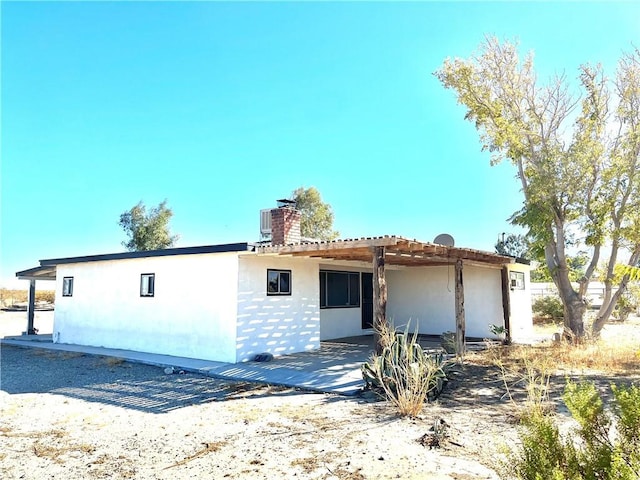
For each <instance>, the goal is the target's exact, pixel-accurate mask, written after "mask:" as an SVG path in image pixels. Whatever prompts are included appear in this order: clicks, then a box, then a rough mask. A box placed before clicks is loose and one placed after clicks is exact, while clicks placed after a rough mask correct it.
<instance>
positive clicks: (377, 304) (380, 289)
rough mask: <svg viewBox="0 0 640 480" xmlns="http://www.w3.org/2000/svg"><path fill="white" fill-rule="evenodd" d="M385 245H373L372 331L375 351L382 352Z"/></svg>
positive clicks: (385, 315) (385, 283)
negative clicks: (381, 331) (381, 330)
mask: <svg viewBox="0 0 640 480" xmlns="http://www.w3.org/2000/svg"><path fill="white" fill-rule="evenodd" d="M384 250H385V247H383V246H381V247H373V249H372V253H373V331H374V339H375V343H376V353H378V354H380V353H382V344H381V338H380V333H379V332H380V328H381V326H385V325H387V279H386V276H385V270H384V266H385V264H384V262H385V259H384V253H385V252H384Z"/></svg>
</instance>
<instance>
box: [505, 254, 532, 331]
mask: <svg viewBox="0 0 640 480" xmlns="http://www.w3.org/2000/svg"><path fill="white" fill-rule="evenodd" d="M509 271H512V272H524V290H510V292H509V302H510V307H511V318H510V323H511V340H513V341H514V342H528V341H531V339H532V338H533V320H532V318H533V314H532V312H531V280H530V272H531V268H530V267H529V265H522V264H520V263H512V264H510V265H509Z"/></svg>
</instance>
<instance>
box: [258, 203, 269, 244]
mask: <svg viewBox="0 0 640 480" xmlns="http://www.w3.org/2000/svg"><path fill="white" fill-rule="evenodd" d="M260 235H262V236H263V237H266V236H270V235H271V209H270V208H267V209H264V210H260Z"/></svg>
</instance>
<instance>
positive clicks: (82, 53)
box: [0, 1, 640, 286]
mask: <svg viewBox="0 0 640 480" xmlns="http://www.w3.org/2000/svg"><path fill="white" fill-rule="evenodd" d="M0 8H1V15H2V18H1V29H2V30H1V43H2V47H1V48H2V50H1V54H2V56H1V90H2V97H1V101H2V109H1V110H2V111H1V113H2V117H1V135H2V137H1V141H2V144H1V155H2V158H1V162H2V163H1V171H0V173H1V188H2V191H1V201H2V203H1V220H0V227H1V232H0V234H1V240H0V255H1V257H0V268H1V271H0V285H3V286H4V285H9V284H11V279H12V278H14V275H15V272H16V271H18V270H23V269H26V268H30V267H33V266H36V265H37V264H38V260H39V259H42V258H56V257H65V256H76V255H89V254H97V253H108V252H118V251H122V250H123V247H122V245H121V242H122V241H123V240H124V239H125V237H124V233H123V231H122V230H121V228H120V227H119V226H118V218H119V215H120V213H122V212H123V211H125V210H127V209H129V208H131V207H132V206H133V205H135V204H136V203H137V202H138V201H140V200H142V201H144V202H145V203H146V204H147V205H150V206H151V205H155V204H157V203H159V202H161V201H162V200H164V199H165V198H166V199H167V200H168V204H169V206H170V207H171V208H172V209H173V211H174V219H173V221H172V229H173V231H174V232H175V233H178V234H180V236H181V238H180V241H179V243H178V246H192V245H207V244H216V243H226V242H237V241H254V240H257V239H258V236H259V214H258V212H259V210H260V209H262V208H270V207H272V206H275V200H276V199H278V198H282V197H286V196H288V195H289V194H290V193H291V191H292V190H294V189H295V188H297V187H299V186H305V187H309V186H315V187H316V188H318V189H319V190H320V192H321V193H322V195H323V198H324V200H325V201H327V202H329V203H330V204H331V205H332V206H333V209H334V212H335V225H334V226H335V228H336V229H337V230H339V231H340V233H341V236H342V237H344V238H353V237H360V236H372V235H385V234H395V235H403V236H407V237H412V238H418V239H420V240H424V241H431V240H433V238H434V237H435V236H436V235H437V234H439V233H442V232H447V233H450V234H452V235H453V236H454V237H455V239H456V245H458V246H464V247H471V248H478V249H485V250H492V249H493V245H494V243H495V240H496V238H497V236H498V234H499V233H500V232H503V231H507V232H510V231H514V228H513V227H511V226H510V225H509V224H508V222H507V221H506V219H507V218H508V217H509V216H510V215H511V213H513V212H514V211H515V210H517V209H518V208H519V207H520V205H521V196H520V192H519V188H518V183H517V181H516V180H515V179H514V173H515V172H514V170H513V169H512V167H511V166H510V165H507V164H501V165H499V166H496V167H490V165H489V156H488V154H487V153H484V152H481V151H480V143H479V140H478V134H477V132H476V131H475V129H474V126H473V125H472V124H470V123H467V122H465V121H464V120H463V116H464V110H463V108H462V107H460V106H458V105H457V104H456V101H455V97H454V94H453V92H451V91H446V90H444V88H443V87H442V86H441V85H440V84H439V83H438V81H437V80H436V79H435V77H434V76H433V75H432V73H433V72H434V71H435V70H436V69H438V68H439V66H440V65H441V64H442V62H443V61H444V59H445V58H446V57H456V56H458V57H466V56H468V55H470V54H471V53H472V52H473V51H474V50H475V49H476V48H477V46H478V44H479V43H480V42H481V41H482V39H483V37H484V35H485V34H494V35H497V36H498V37H500V38H509V39H513V38H518V39H519V41H520V45H521V51H522V52H523V53H524V52H526V51H528V50H534V52H535V64H536V67H537V70H538V72H539V76H540V79H541V80H544V79H546V78H548V76H549V75H551V74H554V73H558V72H563V71H564V72H565V73H566V74H567V77H568V78H569V79H570V80H571V81H572V82H573V84H574V85H576V84H577V80H576V77H577V67H578V66H579V65H580V64H581V63H584V62H601V63H602V64H603V65H604V66H605V68H606V69H607V70H608V72H609V73H610V74H613V72H614V69H615V65H616V62H617V59H618V58H619V56H620V53H621V52H622V51H624V50H629V49H630V48H631V45H632V44H633V43H635V44H636V45H638V44H640V41H639V38H638V37H639V33H640V28H639V27H640V5H637V4H635V3H634V2H625V3H613V2H607V3H590V2H587V3H574V2H566V3H553V2H536V3H507V2H493V3H489V2H471V3H462V2H455V1H451V2H442V3H439V2H423V3H421V2H413V3H400V2H395V3H386V2H375V3H365V2H353V3H339V2H338V3H325V2H318V3H310V2H286V3H271V2H258V3H251V2H178V3H173V2H139V3H133V2H109V3H102V2H6V1H3V2H1V4H0ZM24 283H25V285H26V282H24ZM14 285H15V284H14ZM18 285H20V283H19V284H18Z"/></svg>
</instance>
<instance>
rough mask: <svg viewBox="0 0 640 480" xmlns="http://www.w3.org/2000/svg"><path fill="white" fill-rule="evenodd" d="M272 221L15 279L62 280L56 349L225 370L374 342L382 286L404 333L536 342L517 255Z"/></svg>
mask: <svg viewBox="0 0 640 480" xmlns="http://www.w3.org/2000/svg"><path fill="white" fill-rule="evenodd" d="M271 216H272V217H271V220H272V221H271V224H272V225H271V228H272V239H271V241H270V242H258V243H234V244H224V245H209V246H201V247H187V248H170V249H165V250H155V251H148V252H125V253H113V254H106V255H94V256H82V257H69V258H57V259H48V260H41V261H40V266H39V267H35V268H32V269H29V270H24V271H21V272H17V274H16V275H17V276H18V277H19V278H23V279H28V280H30V281H31V287H32V290H33V291H35V281H36V280H37V279H53V278H55V280H56V306H55V316H54V332H53V341H54V342H57V343H65V344H77V345H91V346H102V347H109V348H119V349H126V350H135V351H142V352H149V353H160V354H167V355H175V356H181V357H190V358H199V359H205V360H215V361H222V362H231V363H236V362H244V361H247V360H251V359H253V358H254V357H255V355H256V354H259V353H263V352H269V353H272V354H274V355H281V354H288V353H295V352H301V351H307V350H314V349H318V348H320V341H321V340H329V339H337V338H343V337H349V336H358V335H368V334H372V328H371V325H372V319H373V315H374V309H375V308H377V309H378V311H379V309H380V305H379V304H378V302H377V301H374V290H375V291H378V290H379V289H380V288H381V287H380V285H384V286H386V316H387V318H389V319H390V320H392V321H393V323H394V324H395V325H396V326H401V325H404V324H406V323H407V322H411V323H410V324H411V325H412V326H414V327H415V328H417V329H418V331H419V332H420V333H422V334H431V335H440V334H441V333H443V332H445V331H456V327H457V325H456V322H457V321H458V323H459V320H460V315H462V321H463V325H462V332H463V333H464V335H466V336H467V337H480V338H483V337H491V333H490V325H492V324H496V325H504V326H505V327H506V328H507V329H508V331H509V333H510V337H511V339H512V340H514V341H518V340H520V339H525V338H528V337H529V336H530V334H531V328H532V324H531V299H530V298H531V297H530V290H529V266H528V265H526V264H523V263H518V262H516V261H515V259H513V258H511V257H504V256H501V255H497V254H494V253H490V252H482V251H478V250H473V249H465V248H458V247H453V246H445V245H438V244H434V243H425V242H419V241H416V240H410V239H407V238H403V237H397V236H384V237H375V238H360V239H351V240H337V241H330V242H322V241H318V242H301V241H300V229H299V225H300V216H299V212H297V211H296V210H294V209H292V208H289V207H287V206H285V207H282V208H276V209H273V210H272V211H271ZM376 252H377V253H378V254H380V255H381V256H380V257H379V258H378V260H377V263H376V260H375V258H374V257H375V256H376ZM380 252H382V253H380ZM372 261H373V263H372ZM381 261H382V270H381V269H380V262H381ZM380 272H382V276H381V274H380ZM458 273H459V274H460V276H459V277H456V275H457V274H458ZM456 278H459V280H460V281H459V282H457V281H456V280H455V279H456ZM383 288H384V287H383ZM460 295H462V304H461V303H460V301H461V300H460ZM378 298H380V296H379V297H378ZM458 327H459V325H458ZM464 335H463V336H464Z"/></svg>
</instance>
